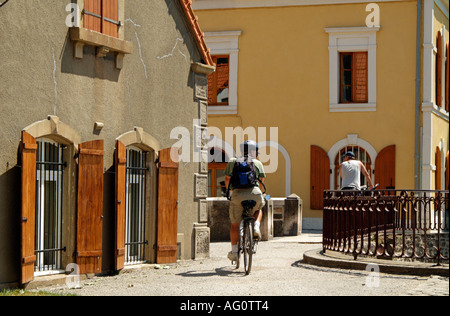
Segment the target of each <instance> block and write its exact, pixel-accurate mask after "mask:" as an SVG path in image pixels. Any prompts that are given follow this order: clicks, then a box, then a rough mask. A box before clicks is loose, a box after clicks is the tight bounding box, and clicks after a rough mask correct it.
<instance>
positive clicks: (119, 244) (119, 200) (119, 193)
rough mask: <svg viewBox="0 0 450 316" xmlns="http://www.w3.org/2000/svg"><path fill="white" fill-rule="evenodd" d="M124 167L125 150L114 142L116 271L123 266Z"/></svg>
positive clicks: (125, 159) (120, 144)
mask: <svg viewBox="0 0 450 316" xmlns="http://www.w3.org/2000/svg"><path fill="white" fill-rule="evenodd" d="M126 167H127V148H126V147H125V145H124V144H123V143H122V142H120V141H116V152H115V170H116V201H115V202H116V248H115V259H116V270H121V269H123V268H124V266H125V205H126V200H125V199H126Z"/></svg>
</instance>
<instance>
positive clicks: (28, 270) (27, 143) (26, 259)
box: [20, 131, 37, 284]
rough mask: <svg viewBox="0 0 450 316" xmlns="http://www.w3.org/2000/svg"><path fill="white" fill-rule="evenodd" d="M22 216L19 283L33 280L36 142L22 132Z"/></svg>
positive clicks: (34, 258)
mask: <svg viewBox="0 0 450 316" xmlns="http://www.w3.org/2000/svg"><path fill="white" fill-rule="evenodd" d="M21 146H22V148H21V149H22V151H21V158H22V175H21V178H22V179H21V182H22V201H21V202H22V214H21V217H20V220H21V283H22V284H25V283H28V282H30V281H32V280H33V279H34V262H35V261H36V255H35V253H34V248H35V245H34V243H35V241H34V233H35V217H36V153H37V142H36V139H34V137H33V136H31V135H30V134H28V133H27V132H24V131H23V132H22V144H21Z"/></svg>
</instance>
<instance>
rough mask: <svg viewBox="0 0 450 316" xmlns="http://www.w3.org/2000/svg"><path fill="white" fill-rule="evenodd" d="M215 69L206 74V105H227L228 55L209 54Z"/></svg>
mask: <svg viewBox="0 0 450 316" xmlns="http://www.w3.org/2000/svg"><path fill="white" fill-rule="evenodd" d="M211 57H212V59H213V62H214V63H215V64H216V71H215V72H213V73H212V74H210V75H208V105H228V94H229V78H230V56H228V55H224V56H211Z"/></svg>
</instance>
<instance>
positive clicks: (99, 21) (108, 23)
mask: <svg viewBox="0 0 450 316" xmlns="http://www.w3.org/2000/svg"><path fill="white" fill-rule="evenodd" d="M83 14H84V28H86V29H89V30H92V31H96V32H99V33H103V34H105V35H109V36H113V37H118V29H119V27H120V22H119V0H84V9H83Z"/></svg>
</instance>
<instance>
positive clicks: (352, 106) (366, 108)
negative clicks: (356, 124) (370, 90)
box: [330, 103, 377, 112]
mask: <svg viewBox="0 0 450 316" xmlns="http://www.w3.org/2000/svg"><path fill="white" fill-rule="evenodd" d="M376 110H377V104H376V103H339V104H330V112H374V111H376Z"/></svg>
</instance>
